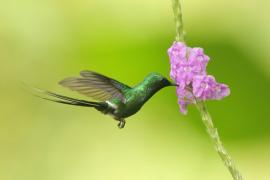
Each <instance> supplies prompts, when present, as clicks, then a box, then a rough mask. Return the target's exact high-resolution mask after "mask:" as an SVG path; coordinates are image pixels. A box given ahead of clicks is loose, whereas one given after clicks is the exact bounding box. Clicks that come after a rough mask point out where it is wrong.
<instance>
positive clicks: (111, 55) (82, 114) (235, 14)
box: [0, 0, 270, 180]
mask: <svg viewBox="0 0 270 180" xmlns="http://www.w3.org/2000/svg"><path fill="white" fill-rule="evenodd" d="M183 11H184V12H183V13H184V23H185V24H184V25H185V30H186V33H187V34H186V39H187V42H188V44H189V45H190V46H201V47H204V49H205V52H206V53H207V54H208V55H209V56H210V57H211V61H210V63H209V66H208V68H209V69H208V71H209V73H210V74H214V75H215V76H216V78H217V80H218V81H220V82H224V83H227V84H229V85H230V87H231V92H232V93H231V96H229V97H227V98H225V99H224V100H223V101H215V102H214V101H211V102H208V103H207V105H208V108H209V110H210V113H211V114H212V117H213V119H214V122H215V124H216V126H217V127H218V129H219V132H220V135H221V138H222V139H223V141H224V144H225V146H226V147H227V149H228V151H229V152H230V154H231V155H232V157H233V158H234V160H235V161H236V164H237V165H238V167H239V169H240V170H241V172H242V173H243V176H244V177H245V179H247V180H254V179H260V180H269V179H270V141H269V140H270V118H269V110H270V108H269V102H270V95H269V94H270V71H269V70H270V60H269V59H270V51H269V49H270V24H269V18H270V13H269V12H270V2H269V1H266V0H257V1H251V0H246V1H242V0H219V1H216V0H204V1H200V0H186V1H184V2H183ZM174 36H175V27H174V21H173V14H172V10H171V1H170V0H159V1H157V0H148V1H145V0H136V1H133V0H114V1H112V0H65V1H64V0H39V1H34V0H9V1H1V2H0V62H1V65H0V75H1V76H0V77H1V80H0V88H1V95H0V99H1V103H0V179H1V180H89V179H91V180H138V179H141V180H165V179H170V180H179V179H183V180H198V179H203V180H217V179H218V180H227V179H231V177H230V174H229V172H228V171H227V169H225V167H224V165H223V163H222V162H221V161H220V159H219V157H218V155H217V154H216V152H215V151H214V149H213V145H212V143H211V141H210V139H209V138H208V136H207V135H206V132H205V130H204V127H203V125H202V122H201V119H200V116H199V113H198V112H197V111H196V109H195V108H194V107H192V106H190V107H189V114H188V115H187V116H183V115H181V114H180V113H179V110H178V105H177V100H176V95H175V89H174V88H166V89H164V90H162V91H160V92H159V93H158V94H156V95H155V96H154V97H153V98H152V99H151V101H149V102H148V103H147V104H146V105H145V106H144V107H143V108H142V110H141V111H140V112H139V113H138V114H136V115H134V116H133V117H131V118H129V119H128V121H127V126H126V128H125V129H123V130H119V129H118V128H117V126H116V124H117V122H115V121H113V120H112V119H111V118H110V117H107V116H103V115H101V114H100V113H98V112H96V111H95V110H93V109H88V108H80V107H71V106H65V105H61V104H54V103H50V102H47V101H43V100H41V99H38V98H35V97H33V96H31V95H29V93H27V92H25V91H23V90H22V88H21V87H20V82H21V81H24V82H27V83H28V84H31V85H34V86H38V87H40V88H44V89H48V90H51V91H54V92H58V93H62V94H65V95H70V96H72V97H80V98H83V96H80V95H78V94H76V93H74V92H70V91H68V90H66V89H64V88H62V87H59V86H58V85H57V82H58V81H59V80H61V79H63V78H65V77H67V76H75V75H77V74H78V73H79V71H80V70H84V69H89V70H94V71H97V72H100V73H103V74H105V75H108V76H111V77H113V78H116V79H118V80H119V81H122V82H125V83H127V84H129V85H131V86H132V85H135V84H136V83H138V82H139V81H141V80H142V79H143V78H144V76H146V75H147V74H148V73H150V72H152V71H157V72H160V73H162V74H164V75H167V76H168V73H169V60H168V57H167V54H166V51H167V49H168V47H169V46H170V45H171V43H172V41H173V39H174ZM86 99H87V98H86Z"/></svg>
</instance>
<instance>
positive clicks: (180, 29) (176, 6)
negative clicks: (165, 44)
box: [172, 0, 185, 42]
mask: <svg viewBox="0 0 270 180" xmlns="http://www.w3.org/2000/svg"><path fill="white" fill-rule="evenodd" d="M172 7H173V13H174V20H175V25H176V37H175V40H176V41H181V42H184V41H185V37H184V35H185V34H184V26H183V20H182V10H181V4H180V2H179V0H172Z"/></svg>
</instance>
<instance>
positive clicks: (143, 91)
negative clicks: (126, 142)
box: [38, 71, 176, 128]
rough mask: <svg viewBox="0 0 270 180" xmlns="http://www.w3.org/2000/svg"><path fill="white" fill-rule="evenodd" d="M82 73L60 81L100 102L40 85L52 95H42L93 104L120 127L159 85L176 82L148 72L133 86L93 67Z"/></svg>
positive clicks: (44, 92)
mask: <svg viewBox="0 0 270 180" xmlns="http://www.w3.org/2000/svg"><path fill="white" fill-rule="evenodd" d="M80 75H81V77H71V78H66V79H64V80H62V81H60V82H59V84H60V85H62V86H64V87H67V88H69V89H71V90H73V91H77V92H78V93H80V94H83V95H86V96H88V97H91V98H94V99H95V100H98V101H99V102H92V101H86V100H80V99H74V98H70V97H66V96H63V95H59V94H55V93H52V92H49V91H43V90H40V89H38V91H39V92H41V93H42V94H45V95H47V96H49V97H44V96H39V97H41V98H43V99H46V100H50V101H54V102H58V103H63V104H69V105H75V106H85V107H94V108H95V109H97V110H98V111H100V112H102V113H103V114H108V115H111V116H112V117H113V118H114V119H115V120H117V121H119V123H118V127H119V128H123V127H124V126H125V118H127V117H129V116H131V115H133V114H135V113H136V112H138V111H139V110H140V109H141V107H142V106H143V105H144V103H145V102H147V101H148V100H149V99H150V98H151V97H152V96H153V95H154V94H155V93H156V92H158V91H159V90H160V89H162V88H164V87H167V86H176V84H174V83H172V82H170V81H169V80H168V79H167V78H165V77H164V76H162V75H161V74H159V73H151V74H149V75H148V76H146V78H145V79H144V80H143V81H142V82H141V83H139V84H138V85H136V86H135V87H133V88H131V87H129V86H127V85H125V84H123V83H121V82H118V81H116V80H114V79H112V78H109V77H106V76H104V75H101V74H99V73H96V72H93V71H81V72H80Z"/></svg>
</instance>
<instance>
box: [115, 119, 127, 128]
mask: <svg viewBox="0 0 270 180" xmlns="http://www.w3.org/2000/svg"><path fill="white" fill-rule="evenodd" d="M125 124H126V121H125V120H120V121H119V123H118V125H117V126H118V128H119V129H123V128H124V127H125Z"/></svg>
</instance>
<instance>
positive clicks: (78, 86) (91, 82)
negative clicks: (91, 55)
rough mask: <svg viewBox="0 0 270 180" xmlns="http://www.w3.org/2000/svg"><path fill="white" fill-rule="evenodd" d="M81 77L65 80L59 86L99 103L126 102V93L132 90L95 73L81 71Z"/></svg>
mask: <svg viewBox="0 0 270 180" xmlns="http://www.w3.org/2000/svg"><path fill="white" fill-rule="evenodd" d="M80 75H81V77H72V78H67V79H64V80H62V81H60V82H59V84H60V85H62V86H64V87H67V88H69V89H71V90H73V91H77V92H79V93H80V94H83V95H86V96H88V97H91V98H94V99H96V100H99V101H106V100H108V99H111V98H119V99H121V101H122V102H125V101H126V99H125V96H124V93H125V92H126V91H127V90H128V89H130V87H129V86H127V85H125V84H122V83H120V82H118V81H116V80H114V79H111V78H109V77H106V76H104V75H101V74H99V73H96V72H93V71H87V70H86V71H81V72H80Z"/></svg>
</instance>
